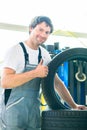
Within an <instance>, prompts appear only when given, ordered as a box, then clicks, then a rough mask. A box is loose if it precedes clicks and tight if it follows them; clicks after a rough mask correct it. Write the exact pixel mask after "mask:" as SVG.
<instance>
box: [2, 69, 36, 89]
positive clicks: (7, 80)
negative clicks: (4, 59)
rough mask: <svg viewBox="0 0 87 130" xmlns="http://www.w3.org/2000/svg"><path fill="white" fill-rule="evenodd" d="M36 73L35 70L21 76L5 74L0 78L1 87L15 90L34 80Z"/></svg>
mask: <svg viewBox="0 0 87 130" xmlns="http://www.w3.org/2000/svg"><path fill="white" fill-rule="evenodd" d="M37 76H38V75H37V72H36V71H35V70H32V71H28V72H24V73H21V74H16V73H15V74H13V73H12V74H7V73H6V74H5V75H3V76H2V78H1V86H2V87H3V88H15V87H18V86H20V85H22V84H24V83H26V82H28V81H30V80H32V79H34V78H36V77H37Z"/></svg>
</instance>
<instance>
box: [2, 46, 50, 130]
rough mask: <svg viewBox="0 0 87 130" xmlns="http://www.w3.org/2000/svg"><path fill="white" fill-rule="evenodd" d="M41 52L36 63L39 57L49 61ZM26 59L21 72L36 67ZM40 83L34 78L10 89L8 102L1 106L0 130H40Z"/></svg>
mask: <svg viewBox="0 0 87 130" xmlns="http://www.w3.org/2000/svg"><path fill="white" fill-rule="evenodd" d="M25 46H26V45H25ZM41 50H43V48H42V49H40V50H38V57H37V59H38V63H39V61H40V58H41V56H42V58H45V57H44V56H46V57H48V61H50V56H49V54H47V52H46V51H45V52H46V54H47V55H48V56H47V55H44V54H42V52H43V51H41ZM28 56H30V55H29V53H28ZM32 58H33V57H32ZM27 59H28V60H27V61H26V62H25V65H24V70H23V71H22V72H26V71H30V70H33V69H35V67H36V66H37V64H30V62H29V57H28V58H27ZM14 60H15V59H14ZM46 62H47V60H46V61H45V63H46ZM5 66H6V65H5ZM7 67H8V66H7ZM40 81H41V79H40V78H35V79H32V80H31V81H29V82H26V83H24V84H23V85H21V86H18V87H16V88H12V89H11V92H10V96H9V98H8V101H7V102H6V104H5V102H3V104H2V106H3V107H2V108H3V109H2V130H40V118H41V117H40V102H39V90H40ZM3 97H5V95H4V96H3ZM3 100H4V101H5V99H3Z"/></svg>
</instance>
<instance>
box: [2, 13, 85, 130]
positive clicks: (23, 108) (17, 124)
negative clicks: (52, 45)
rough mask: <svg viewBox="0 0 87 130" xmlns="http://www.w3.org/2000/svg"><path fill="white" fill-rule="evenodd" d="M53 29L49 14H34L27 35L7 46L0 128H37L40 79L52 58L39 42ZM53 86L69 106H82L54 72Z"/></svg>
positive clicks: (24, 129)
mask: <svg viewBox="0 0 87 130" xmlns="http://www.w3.org/2000/svg"><path fill="white" fill-rule="evenodd" d="M52 32H53V25H52V22H51V20H50V18H48V17H46V16H37V17H35V18H34V19H33V20H32V21H31V23H30V25H29V34H30V35H29V38H28V39H27V40H26V41H24V42H22V43H20V44H17V45H15V46H13V47H12V48H10V50H9V51H8V53H7V54H6V57H5V60H4V67H3V74H2V78H1V85H2V87H3V88H4V89H5V92H4V102H3V105H2V106H3V111H2V130H40V110H39V106H40V103H39V100H38V97H39V90H40V81H41V79H42V78H44V77H46V76H47V75H48V73H49V70H48V67H47V64H48V63H49V62H50V61H51V58H50V55H49V53H48V52H47V51H46V49H44V48H43V47H41V46H40V45H42V44H43V43H44V42H45V41H46V40H47V38H48V37H49V35H50V34H51V33H52ZM55 87H56V90H57V91H58V93H59V94H60V96H61V97H62V98H63V99H64V100H65V101H66V102H68V104H69V105H70V106H71V107H72V108H74V109H85V106H82V105H78V104H76V103H75V102H74V101H73V99H72V97H71V95H70V93H69V91H68V90H67V89H66V87H65V86H64V84H63V83H62V81H61V80H60V79H59V78H58V77H57V76H56V77H55ZM8 92H9V95H8Z"/></svg>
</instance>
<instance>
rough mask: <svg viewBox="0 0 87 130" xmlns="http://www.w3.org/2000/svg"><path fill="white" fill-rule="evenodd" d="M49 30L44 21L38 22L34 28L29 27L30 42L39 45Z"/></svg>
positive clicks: (46, 36)
mask: <svg viewBox="0 0 87 130" xmlns="http://www.w3.org/2000/svg"><path fill="white" fill-rule="evenodd" d="M50 32H51V28H50V26H49V25H48V24H47V23H45V22H41V23H39V24H37V25H36V27H35V28H30V37H29V38H30V40H31V44H32V46H37V47H38V46H39V45H41V44H42V43H44V42H45V41H46V40H47V39H48V37H49V35H50Z"/></svg>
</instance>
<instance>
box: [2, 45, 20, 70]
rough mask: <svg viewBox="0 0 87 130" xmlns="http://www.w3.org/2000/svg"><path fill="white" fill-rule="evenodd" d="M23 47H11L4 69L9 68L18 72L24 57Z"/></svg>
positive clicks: (7, 53) (5, 59) (5, 58)
mask: <svg viewBox="0 0 87 130" xmlns="http://www.w3.org/2000/svg"><path fill="white" fill-rule="evenodd" d="M20 48H21V47H19V46H16V45H15V46H13V47H11V48H10V49H9V50H8V51H7V52H6V54H5V57H4V62H3V68H5V67H8V68H11V69H13V70H15V71H16V70H17V69H18V67H19V63H20V64H21V61H22V60H21V59H22V57H21V56H20V53H21V49H20Z"/></svg>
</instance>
